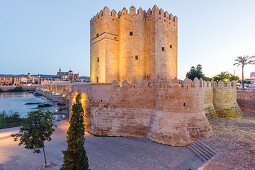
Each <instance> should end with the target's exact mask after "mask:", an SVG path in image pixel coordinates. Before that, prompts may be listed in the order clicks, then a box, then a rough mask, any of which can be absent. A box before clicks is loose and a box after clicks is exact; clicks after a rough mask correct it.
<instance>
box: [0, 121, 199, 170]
mask: <svg viewBox="0 0 255 170" xmlns="http://www.w3.org/2000/svg"><path fill="white" fill-rule="evenodd" d="M57 124H58V127H57V128H56V131H55V132H54V134H53V138H52V141H51V142H50V143H47V144H46V154H47V158H48V162H52V163H54V164H56V166H55V167H53V168H50V169H52V170H53V169H54V170H55V169H59V168H60V167H61V165H62V163H63V154H62V152H61V151H62V150H65V149H66V147H67V144H66V138H65V137H66V130H67V128H68V126H69V124H68V122H67V121H60V122H58V123H57ZM17 131H18V128H11V129H2V130H0V169H1V170H2V169H3V170H16V169H20V170H23V169H25V170H36V169H40V166H41V165H42V164H43V163H44V160H43V154H33V152H32V151H31V150H27V149H25V148H24V146H18V142H14V141H13V140H12V138H11V137H9V136H10V134H12V133H15V132H17ZM85 138H86V141H85V148H86V152H87V156H88V159H89V164H90V168H91V169H92V170H101V169H102V170H124V169H125V170H131V169H132V170H141V169H146V170H153V169H156V170H174V169H180V170H185V169H186V170H188V169H189V168H190V169H197V168H198V167H200V166H201V165H202V164H203V162H202V161H201V160H200V159H198V158H197V157H196V156H195V155H194V154H193V153H192V152H191V151H190V150H189V149H188V148H186V147H171V146H166V145H161V144H157V143H153V142H152V141H150V140H148V139H145V138H134V137H95V136H93V135H90V134H86V137H85Z"/></svg>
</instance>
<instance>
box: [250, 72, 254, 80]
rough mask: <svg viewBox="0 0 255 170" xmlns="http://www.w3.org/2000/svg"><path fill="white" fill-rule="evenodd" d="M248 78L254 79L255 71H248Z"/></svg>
mask: <svg viewBox="0 0 255 170" xmlns="http://www.w3.org/2000/svg"><path fill="white" fill-rule="evenodd" d="M250 79H252V80H255V72H251V73H250Z"/></svg>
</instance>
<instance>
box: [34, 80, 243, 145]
mask: <svg viewBox="0 0 255 170" xmlns="http://www.w3.org/2000/svg"><path fill="white" fill-rule="evenodd" d="M38 91H40V93H42V94H44V95H45V96H47V97H48V98H50V99H52V100H59V99H60V98H63V97H61V96H62V95H63V94H68V97H65V100H66V101H68V103H69V114H70V115H71V114H72V112H71V108H72V105H73V103H74V102H75V96H76V95H77V94H78V93H80V94H81V96H82V97H81V102H82V105H83V108H84V109H85V126H86V131H89V132H90V133H92V134H95V135H102V136H138V137H147V138H149V139H151V140H152V141H155V142H158V143H163V144H167V145H172V146H186V145H189V144H190V143H192V142H193V141H195V140H196V139H200V138H205V137H209V136H211V135H212V128H211V126H210V124H209V122H208V119H207V118H206V114H207V115H212V116H213V117H214V116H215V115H219V116H220V117H231V118H233V117H241V116H242V113H241V111H240V108H239V107H238V105H237V103H236V85H235V83H234V82H227V83H226V84H224V83H223V82H219V83H218V84H217V83H215V82H205V81H202V80H200V81H199V80H198V79H197V78H195V79H194V81H191V80H189V79H187V78H186V79H185V80H184V81H183V85H182V86H181V85H180V84H179V82H178V80H177V79H174V80H173V81H171V82H168V81H167V80H155V81H152V82H148V81H139V82H137V81H133V82H128V81H126V80H125V81H123V82H117V81H113V82H112V83H94V84H93V83H90V84H84V83H81V84H76V83H74V84H70V85H46V86H45V87H42V88H39V89H38ZM214 108H215V110H214ZM206 111H207V112H206ZM215 112H216V113H215Z"/></svg>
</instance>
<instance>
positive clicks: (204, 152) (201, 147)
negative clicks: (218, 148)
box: [188, 140, 216, 162]
mask: <svg viewBox="0 0 255 170" xmlns="http://www.w3.org/2000/svg"><path fill="white" fill-rule="evenodd" d="M188 148H189V149H190V150H191V151H192V152H193V153H194V154H195V155H197V156H198V157H199V158H200V159H201V160H202V161H203V162H206V161H208V160H209V159H211V158H212V157H213V156H214V155H216V152H215V151H214V150H212V149H211V148H209V147H208V146H206V145H205V144H204V143H202V142H201V141H198V140H197V141H195V142H194V143H192V144H191V145H189V146H188Z"/></svg>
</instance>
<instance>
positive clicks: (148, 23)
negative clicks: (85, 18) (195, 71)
mask: <svg viewBox="0 0 255 170" xmlns="http://www.w3.org/2000/svg"><path fill="white" fill-rule="evenodd" d="M177 30H178V19H177V17H176V16H175V17H173V15H172V14H169V13H168V12H164V11H163V10H162V9H159V8H158V7H157V6H154V7H153V8H152V10H151V9H149V10H148V11H147V12H146V11H143V9H142V8H139V9H138V10H136V8H135V7H133V6H132V7H130V9H129V11H128V10H127V9H126V8H123V10H121V11H120V12H119V13H118V16H116V11H115V10H112V11H111V12H110V10H109V9H108V8H107V7H105V8H104V9H103V10H102V11H101V12H100V13H99V14H97V15H96V16H95V17H93V18H92V19H91V21H90V61H91V70H90V73H91V76H90V77H91V82H92V83H111V82H112V81H113V80H118V81H124V80H128V81H133V80H137V81H141V80H149V81H153V80H154V79H169V80H171V79H174V78H176V77H177V39H178V37H177Z"/></svg>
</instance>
